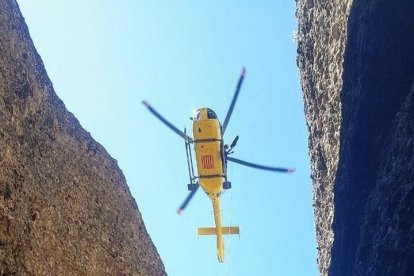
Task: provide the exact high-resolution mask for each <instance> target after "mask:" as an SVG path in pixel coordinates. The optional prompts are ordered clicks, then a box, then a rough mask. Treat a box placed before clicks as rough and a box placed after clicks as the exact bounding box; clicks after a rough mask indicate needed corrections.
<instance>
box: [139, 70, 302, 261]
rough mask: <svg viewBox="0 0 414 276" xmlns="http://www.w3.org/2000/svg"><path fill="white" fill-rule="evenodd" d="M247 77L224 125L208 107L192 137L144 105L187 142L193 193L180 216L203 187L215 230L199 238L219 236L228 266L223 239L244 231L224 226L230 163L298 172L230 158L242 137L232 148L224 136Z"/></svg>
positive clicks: (198, 117) (202, 110) (200, 114)
mask: <svg viewBox="0 0 414 276" xmlns="http://www.w3.org/2000/svg"><path fill="white" fill-rule="evenodd" d="M245 75H246V69H245V68H244V67H243V68H242V70H241V73H240V77H239V80H238V83H237V86H236V90H235V92H234V95H233V98H232V101H231V104H230V107H229V109H228V111H227V115H226V117H225V119H224V122H223V124H221V123H220V121H219V120H218V117H217V115H216V113H215V112H214V111H213V110H212V109H210V108H207V107H202V108H199V109H198V110H197V111H196V112H195V116H194V117H192V118H190V119H191V120H192V121H193V129H192V130H193V135H192V137H190V136H189V135H187V133H186V129H184V131H181V130H179V129H178V128H177V127H175V126H174V125H173V124H171V123H170V122H169V121H168V120H167V119H165V118H164V117H163V116H162V115H161V114H160V113H158V112H157V111H156V110H155V109H154V108H153V107H152V106H151V105H150V104H149V103H148V102H146V101H142V104H143V105H144V106H145V107H146V108H147V109H148V110H149V111H150V112H151V113H152V114H153V115H154V116H155V117H156V118H158V119H159V120H160V121H161V122H162V123H164V124H165V125H166V126H167V127H168V128H170V129H171V130H172V131H174V132H175V133H176V134H178V135H179V136H181V137H182V138H183V139H184V141H185V150H186V156H187V167H188V174H189V184H188V185H187V188H188V190H189V193H188V195H187V197H186V198H185V200H184V202H183V203H182V204H181V205H180V206H179V208H178V209H177V213H178V214H181V213H182V212H183V211H184V209H185V208H186V207H187V206H188V204H189V203H190V201H191V199H192V198H193V196H194V195H195V193H196V192H197V190H198V189H199V187H201V188H202V190H203V191H204V192H205V193H206V195H207V196H208V197H209V198H210V200H211V202H212V205H213V214H214V222H215V227H201V228H198V235H199V236H200V235H215V236H216V244H217V259H218V261H219V262H220V263H222V262H224V245H223V235H232V234H240V229H239V227H237V226H232V227H224V226H222V225H221V215H220V196H221V194H222V192H223V190H228V189H230V188H231V182H229V181H228V179H227V162H229V161H230V162H234V163H237V164H240V165H244V166H248V167H252V168H256V169H261V170H267V171H271V172H280V173H293V172H294V171H295V169H294V168H281V167H271V166H264V165H259V164H255V163H251V162H247V161H244V160H240V159H237V158H234V157H231V156H230V155H231V154H232V153H233V152H234V151H233V149H234V147H235V146H236V144H237V141H238V140H239V136H238V135H237V136H236V137H235V138H234V140H233V141H232V142H231V143H230V145H228V144H225V143H224V140H223V136H224V134H225V132H226V129H227V125H228V123H229V120H230V117H231V115H232V113H233V109H234V106H235V104H236V101H237V98H238V96H239V93H240V88H241V86H242V83H243V80H244V77H245ZM191 145H193V148H194V152H195V163H196V167H197V175H196V174H195V172H194V162H193V159H194V158H193V154H192V151H191Z"/></svg>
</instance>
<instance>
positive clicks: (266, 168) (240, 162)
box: [227, 156, 296, 173]
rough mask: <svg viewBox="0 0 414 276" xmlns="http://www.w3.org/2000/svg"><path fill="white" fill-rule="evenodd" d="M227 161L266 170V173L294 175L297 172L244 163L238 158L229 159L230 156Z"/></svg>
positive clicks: (289, 169) (290, 169) (292, 169)
mask: <svg viewBox="0 0 414 276" xmlns="http://www.w3.org/2000/svg"><path fill="white" fill-rule="evenodd" d="M227 160H228V161H231V162H234V163H237V164H240V165H244V166H247V167H251V168H255V169H260V170H265V171H272V172H281V173H293V172H294V171H295V170H296V169H294V168H280V167H269V166H263V165H259V164H255V163H250V162H247V161H243V160H240V159H237V158H233V157H229V156H228V157H227Z"/></svg>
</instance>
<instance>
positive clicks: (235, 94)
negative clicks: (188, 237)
mask: <svg viewBox="0 0 414 276" xmlns="http://www.w3.org/2000/svg"><path fill="white" fill-rule="evenodd" d="M244 75H246V68H244V67H243V68H242V71H241V73H240V78H239V82H238V83H237V87H236V91H235V92H234V96H233V99H232V101H231V104H230V108H229V111H227V115H226V119H224V123H223V134H224V133H225V132H226V128H227V124H228V123H229V120H230V117H231V114H232V113H233V109H234V105H235V104H236V101H237V97H238V96H239V92H240V88H241V85H242V83H243V79H244Z"/></svg>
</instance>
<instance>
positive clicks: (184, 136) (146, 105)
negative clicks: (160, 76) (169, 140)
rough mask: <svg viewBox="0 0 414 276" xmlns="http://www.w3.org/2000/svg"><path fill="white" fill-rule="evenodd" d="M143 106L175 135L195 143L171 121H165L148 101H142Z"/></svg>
mask: <svg viewBox="0 0 414 276" xmlns="http://www.w3.org/2000/svg"><path fill="white" fill-rule="evenodd" d="M142 104H143V105H144V106H145V107H146V108H148V110H149V111H150V112H151V113H152V114H153V115H154V116H155V117H157V118H158V119H159V120H160V121H161V122H163V123H164V124H165V125H166V126H167V127H169V128H170V129H171V130H172V131H174V132H175V133H177V134H178V135H180V136H181V137H182V138H183V139H185V140H188V141H190V142H192V141H193V139H192V138H191V137H190V136H188V135H187V134H185V133H184V132H182V131H181V130H179V129H178V128H176V127H175V126H174V125H173V124H171V123H170V122H169V121H167V119H165V118H164V117H163V116H161V114H160V113H158V112H157V111H156V110H155V109H154V108H153V107H152V106H151V105H150V104H149V103H147V102H146V101H142Z"/></svg>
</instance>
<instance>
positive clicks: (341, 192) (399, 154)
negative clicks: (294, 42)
mask: <svg viewBox="0 0 414 276" xmlns="http://www.w3.org/2000/svg"><path fill="white" fill-rule="evenodd" d="M413 10H414V2H412V1H408V0H406V1H386V0H376V1H374V0H371V1H362V0H353V1H350V0H349V1H322V0H320V1H316V0H297V18H298V35H297V37H298V58H297V62H298V67H299V70H300V74H301V83H302V90H303V95H304V102H305V114H306V121H307V125H308V133H309V155H310V160H311V171H312V172H311V173H312V175H311V176H312V179H313V191H314V214H315V225H316V237H317V243H318V266H319V271H320V275H328V274H329V275H412V274H414V257H413V256H414V235H413V233H414V220H413V219H412V218H413V217H414V216H413V215H414V213H413V212H414V211H413V210H414V201H413V199H414V198H413V194H414V166H413V153H414V152H413V147H414V142H413V137H414V136H413V134H414V133H413V124H414V121H413V119H414V117H413V107H414V106H413V100H414V99H413V94H414V92H413V86H412V85H413V81H414V51H413V50H412V49H414V13H413V12H412V11H413Z"/></svg>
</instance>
